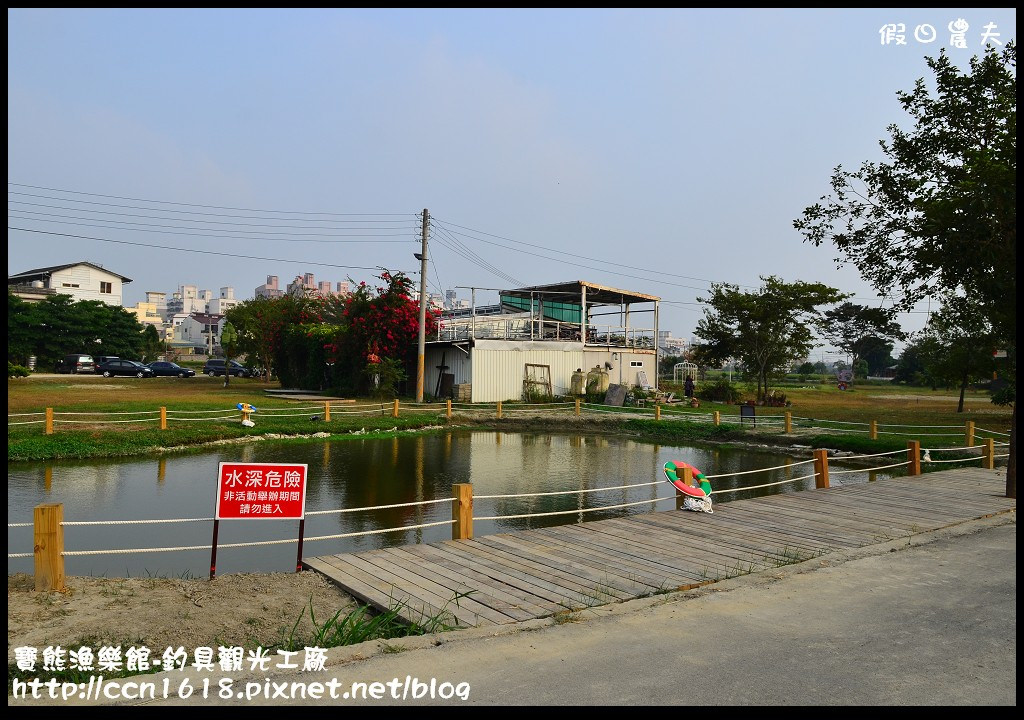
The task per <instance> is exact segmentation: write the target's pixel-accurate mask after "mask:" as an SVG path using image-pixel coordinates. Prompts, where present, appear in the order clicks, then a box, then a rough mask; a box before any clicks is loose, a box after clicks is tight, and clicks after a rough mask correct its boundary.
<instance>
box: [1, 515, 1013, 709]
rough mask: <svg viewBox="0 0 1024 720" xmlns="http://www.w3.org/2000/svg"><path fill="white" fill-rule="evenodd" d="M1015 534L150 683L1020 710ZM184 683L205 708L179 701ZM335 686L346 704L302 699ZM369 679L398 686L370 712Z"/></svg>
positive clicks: (989, 522) (875, 550) (991, 533)
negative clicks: (313, 660)
mask: <svg viewBox="0 0 1024 720" xmlns="http://www.w3.org/2000/svg"><path fill="white" fill-rule="evenodd" d="M1016 538H1017V529H1016V512H1015V511H1010V512H1005V513H1001V514H999V515H996V516H993V517H989V518H984V519H980V520H973V521H969V522H967V523H962V524H959V525H955V526H952V527H949V528H946V529H943V530H938V531H934V532H930V533H924V534H921V535H917V536H914V537H912V538H910V540H909V541H908V540H907V539H904V540H899V541H889V542H886V543H882V544H878V545H872V546H869V547H865V548H857V549H856V550H851V551H848V552H844V553H833V554H831V555H829V556H828V557H827V558H817V559H814V560H809V561H806V562H804V563H801V564H798V565H791V566H786V567H782V568H777V569H772V570H766V571H763V572H761V573H757V574H754V575H747V576H743V577H739V578H734V579H731V580H725V581H722V582H719V583H715V584H713V585H709V586H706V587H703V588H700V589H698V590H692V591H688V592H685V593H675V594H667V595H661V596H655V597H650V598H644V599H640V600H634V601H629V602H625V603H619V604H615V605H610V606H605V607H601V608H594V609H591V610H585V611H581V612H579V613H575V614H573V616H571V617H563V618H560V619H558V620H553V619H546V620H535V621H529V622H527V623H523V624H521V625H517V626H501V627H497V628H494V627H491V628H478V629H473V630H466V631H460V632H455V633H447V634H440V635H435V636H430V637H421V638H406V639H400V640H391V641H387V642H374V643H363V644H362V645H359V646H353V647H350V648H340V649H337V650H332V651H331V652H330V654H329V661H328V665H327V668H326V669H325V670H323V671H320V672H296V671H289V672H286V671H280V670H276V671H272V672H271V673H269V674H268V673H262V674H260V673H257V674H254V673H250V672H245V673H231V674H225V673H220V672H213V673H210V672H206V673H199V672H196V671H191V670H190V671H185V672H172V673H165V674H161V675H156V676H147V678H150V679H155V681H156V682H158V683H159V682H160V681H161V678H164V677H169V678H171V683H173V684H172V686H171V688H172V691H171V693H170V695H169V697H168V698H167V699H161V698H160V697H159V695H158V697H157V700H156V701H152V700H147V701H145V703H144V704H179V705H180V704H184V705H214V704H230V705H240V706H252V705H267V704H272V705H297V704H306V705H327V706H332V707H345V706H348V705H352V704H360V705H380V704H390V705H402V704H412V703H413V702H414V701H413V700H412V699H411V697H412V695H413V694H414V693H415V692H417V691H418V692H420V693H421V694H423V697H422V698H421V699H420V700H418V701H415V702H419V703H430V704H442V705H453V704H454V705H466V704H481V705H619V706H625V705H634V706H635V705H688V706H694V705H740V706H749V705H790V706H796V705H803V706H822V705H837V706H851V705H893V706H915V705H938V706H941V705H959V706H978V705H997V706H1014V705H1016V702H1017V684H1016V683H1017V681H1016V670H1017V659H1016V658H1017V639H1016V638H1017V610H1016V599H1017V554H1016ZM300 660H301V656H300ZM268 675H269V677H268ZM407 677H408V678H409V680H408V682H407V680H406V678H407ZM186 678H187V679H189V682H190V683H191V684H192V685H193V687H196V688H200V687H201V684H202V680H203V678H209V679H210V690H209V691H208V693H207V695H208V697H207V698H206V699H203V698H202V697H200V693H199V692H194V693H193V695H192V696H191V697H189V698H188V699H184V700H183V699H181V698H180V697H178V696H177V694H176V691H175V688H176V687H178V686H179V685H180V683H181V682H182V680H183V679H186ZM432 679H433V680H434V695H435V697H434V698H433V699H431V697H430V692H429V687H430V682H431V680H432ZM332 681H333V687H334V688H335V692H336V694H337V699H329V698H328V697H327V696H325V697H324V698H322V699H319V700H314V699H310V698H308V697H307V698H306V699H305V700H303V699H301V698H298V699H296V697H295V695H296V694H297V693H299V692H301V691H302V690H306V691H307V692H308V691H310V690H313V689H315V688H316V686H315V685H314V684H313V683H316V682H319V683H330V682H332ZM222 682H225V683H226V685H224V686H222V685H221V683H222ZM374 682H378V683H390V685H385V684H382V685H380V686H379V687H378V688H376V690H377V691H378V694H381V695H383V697H382V698H381V699H379V700H374V699H372V698H371V697H369V695H367V697H368V698H369V699H365V700H364V699H362V697H363V694H364V693H370V692H372V691H373V690H374V689H373V688H372V687H371V686H370V685H369V684H370V683H374ZM446 682H447V683H451V684H450V685H448V686H443V683H446ZM353 683H366V685H365V686H357V688H356V689H357V694H359V696H360V697H359V698H357V699H353V697H352V693H351V690H352V687H353V686H352V684H353ZM417 683H419V684H417ZM219 687H230V690H228V691H226V694H228V695H232V696H233V697H231V698H230V699H227V700H225V699H222V698H220V697H218V695H219V693H218V688H219ZM407 687H408V690H407V689H406V688H407ZM442 689H443V690H444V691H445V693H446V694H447V695H448V696H449V697H450V699H441V698H440V697H438V694H439V692H440V691H441V690H442ZM246 691H249V692H250V693H251V695H252V697H250V698H248V699H246V698H245V697H244V694H245V692H246ZM275 691H276V692H277V693H279V695H278V697H276V698H275V697H272V696H273V694H274V693H275ZM324 692H325V693H329V692H330V689H329V688H325V689H324ZM238 693H242V694H243V697H241V698H239V697H237V695H238ZM345 693H348V696H347V697H346V696H345ZM393 693H394V694H397V696H398V697H397V699H395V698H394V697H392V694H393ZM403 693H407V698H406V699H405V700H403V699H402V694H403ZM456 693H458V694H456ZM460 695H465V696H466V698H467V699H465V700H463V699H461V698H460ZM9 703H10V704H13V705H19V704H48V705H66V704H85V703H81V702H79V701H76V700H73V701H70V702H69V703H64V702H62V701H52V702H44V701H33V700H25V701H20V700H19V701H9ZM88 704H95V703H88ZM106 704H143V703H139V702H138V701H136V702H126V701H123V700H121V701H118V702H116V703H114V702H109V703H106Z"/></svg>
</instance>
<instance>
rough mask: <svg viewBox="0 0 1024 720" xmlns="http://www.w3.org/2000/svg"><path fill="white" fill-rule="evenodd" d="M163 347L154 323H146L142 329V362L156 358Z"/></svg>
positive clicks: (149, 361)
mask: <svg viewBox="0 0 1024 720" xmlns="http://www.w3.org/2000/svg"><path fill="white" fill-rule="evenodd" d="M163 347H164V345H163V341H161V340H160V333H159V331H157V329H156V325H146V327H145V329H144V330H143V331H142V362H144V363H151V362H153V361H154V360H156V358H157V356H158V355H160V351H161V350H163Z"/></svg>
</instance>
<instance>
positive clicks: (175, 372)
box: [146, 360, 196, 378]
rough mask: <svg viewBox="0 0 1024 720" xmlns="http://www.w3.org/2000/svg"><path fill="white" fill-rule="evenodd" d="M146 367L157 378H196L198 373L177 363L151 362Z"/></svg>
mask: <svg viewBox="0 0 1024 720" xmlns="http://www.w3.org/2000/svg"><path fill="white" fill-rule="evenodd" d="M146 367H148V368H149V369H150V370H152V371H153V372H154V373H155V374H156V376H157V377H181V378H184V377H195V376H196V371H195V370H193V369H192V368H185V367H182V366H181V365H178V364H177V363H172V362H164V361H162V360H161V361H158V362H151V363H149V365H147V366H146Z"/></svg>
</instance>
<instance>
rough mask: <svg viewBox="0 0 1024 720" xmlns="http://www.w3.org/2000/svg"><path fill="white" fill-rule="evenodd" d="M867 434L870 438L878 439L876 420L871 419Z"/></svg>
mask: <svg viewBox="0 0 1024 720" xmlns="http://www.w3.org/2000/svg"><path fill="white" fill-rule="evenodd" d="M868 436H869V437H870V438H871V439H872V440H877V439H878V421H877V420H872V421H871V429H870V430H868Z"/></svg>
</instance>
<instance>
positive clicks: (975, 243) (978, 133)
mask: <svg viewBox="0 0 1024 720" xmlns="http://www.w3.org/2000/svg"><path fill="white" fill-rule="evenodd" d="M926 62H927V64H928V67H929V69H930V70H931V71H932V73H933V74H934V82H933V83H932V85H933V86H934V89H933V88H932V87H930V86H929V83H926V82H925V80H924V79H923V78H922V79H919V80H918V81H917V82H916V83H915V85H914V89H913V90H912V91H911V92H900V93H897V96H898V98H899V101H900V104H901V105H902V107H903V109H904V110H905V111H906V112H907V113H908V114H909V115H910V117H911V119H912V120H913V126H912V127H911V128H909V129H903V128H901V127H900V126H899V125H897V124H893V125H890V126H889V128H888V131H889V133H890V134H891V139H890V140H888V141H886V140H883V141H881V142H880V146H881V150H882V153H883V155H884V156H885V158H886V160H884V161H880V162H873V161H865V162H863V163H862V164H861V166H860V168H859V169H858V170H856V171H853V172H851V171H848V170H844V169H843V167H842V166H841V165H840V166H838V167H837V168H836V169H835V171H834V172H833V175H832V183H831V184H832V194H831V195H826V196H824V197H822V198H821V199H820V201H819V202H818V203H816V204H814V205H811V206H809V207H808V208H806V209H805V210H804V212H803V215H802V217H800V218H799V219H797V220H796V221H794V226H795V227H796V228H797V230H799V231H800V232H801V233H802V234H803V236H804V240H805V241H807V242H811V243H813V244H814V245H818V246H820V245H822V244H824V243H827V242H831V243H833V244H834V245H835V247H836V248H837V249H838V250H839V253H840V257H838V258H837V262H849V263H852V264H853V265H855V266H856V267H857V268H858V270H859V271H860V273H861V275H863V276H864V278H866V279H867V280H868V281H870V282H871V283H872V285H874V286H875V288H876V289H878V291H879V292H881V293H884V294H886V295H888V296H890V297H893V298H894V299H895V300H896V303H897V306H898V307H901V308H902V309H909V308H910V306H912V305H913V304H914V303H916V302H917V301H919V300H921V299H922V298H925V297H931V296H936V295H950V294H956V295H960V296H963V297H965V298H968V301H969V302H970V303H971V305H972V307H973V309H974V311H975V312H977V313H979V314H981V315H984V316H985V317H987V318H988V319H989V320H990V322H991V323H992V328H993V331H994V333H995V335H996V336H997V338H998V342H999V343H1000V345H1002V346H1003V347H1005V349H1006V350H1007V354H1008V358H1009V365H1010V367H1009V370H1010V372H1009V377H1008V379H1009V380H1010V382H1011V383H1012V386H1011V387H1014V388H1015V387H1016V382H1015V381H1016V373H1015V371H1016V346H1017V305H1016V298H1017V269H1016V262H1017V50H1016V45H1015V43H1013V42H1008V43H1007V44H1006V45H1005V47H1002V48H999V47H994V46H991V45H989V46H987V47H986V49H985V52H984V54H983V55H981V56H980V57H979V56H975V57H973V58H972V59H971V60H970V68H969V71H967V72H963V71H961V70H960V69H959V68H958V67H957V66H956V65H955V64H954V63H953V62H952V61H951V60H950V59H949V57H948V56H947V55H946V52H945V50H942V51H940V53H939V56H938V57H936V58H926ZM1004 397H1005V399H1006V400H1009V401H1011V403H1012V406H1013V412H1012V415H1011V418H1012V419H1011V426H1010V428H1011V429H1010V452H1009V461H1008V463H1007V469H1006V494H1007V496H1009V497H1016V496H1017V483H1016V436H1017V432H1016V428H1017V410H1016V402H1015V400H1016V397H1015V394H1014V393H1011V394H1010V395H1009V396H1004Z"/></svg>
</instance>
